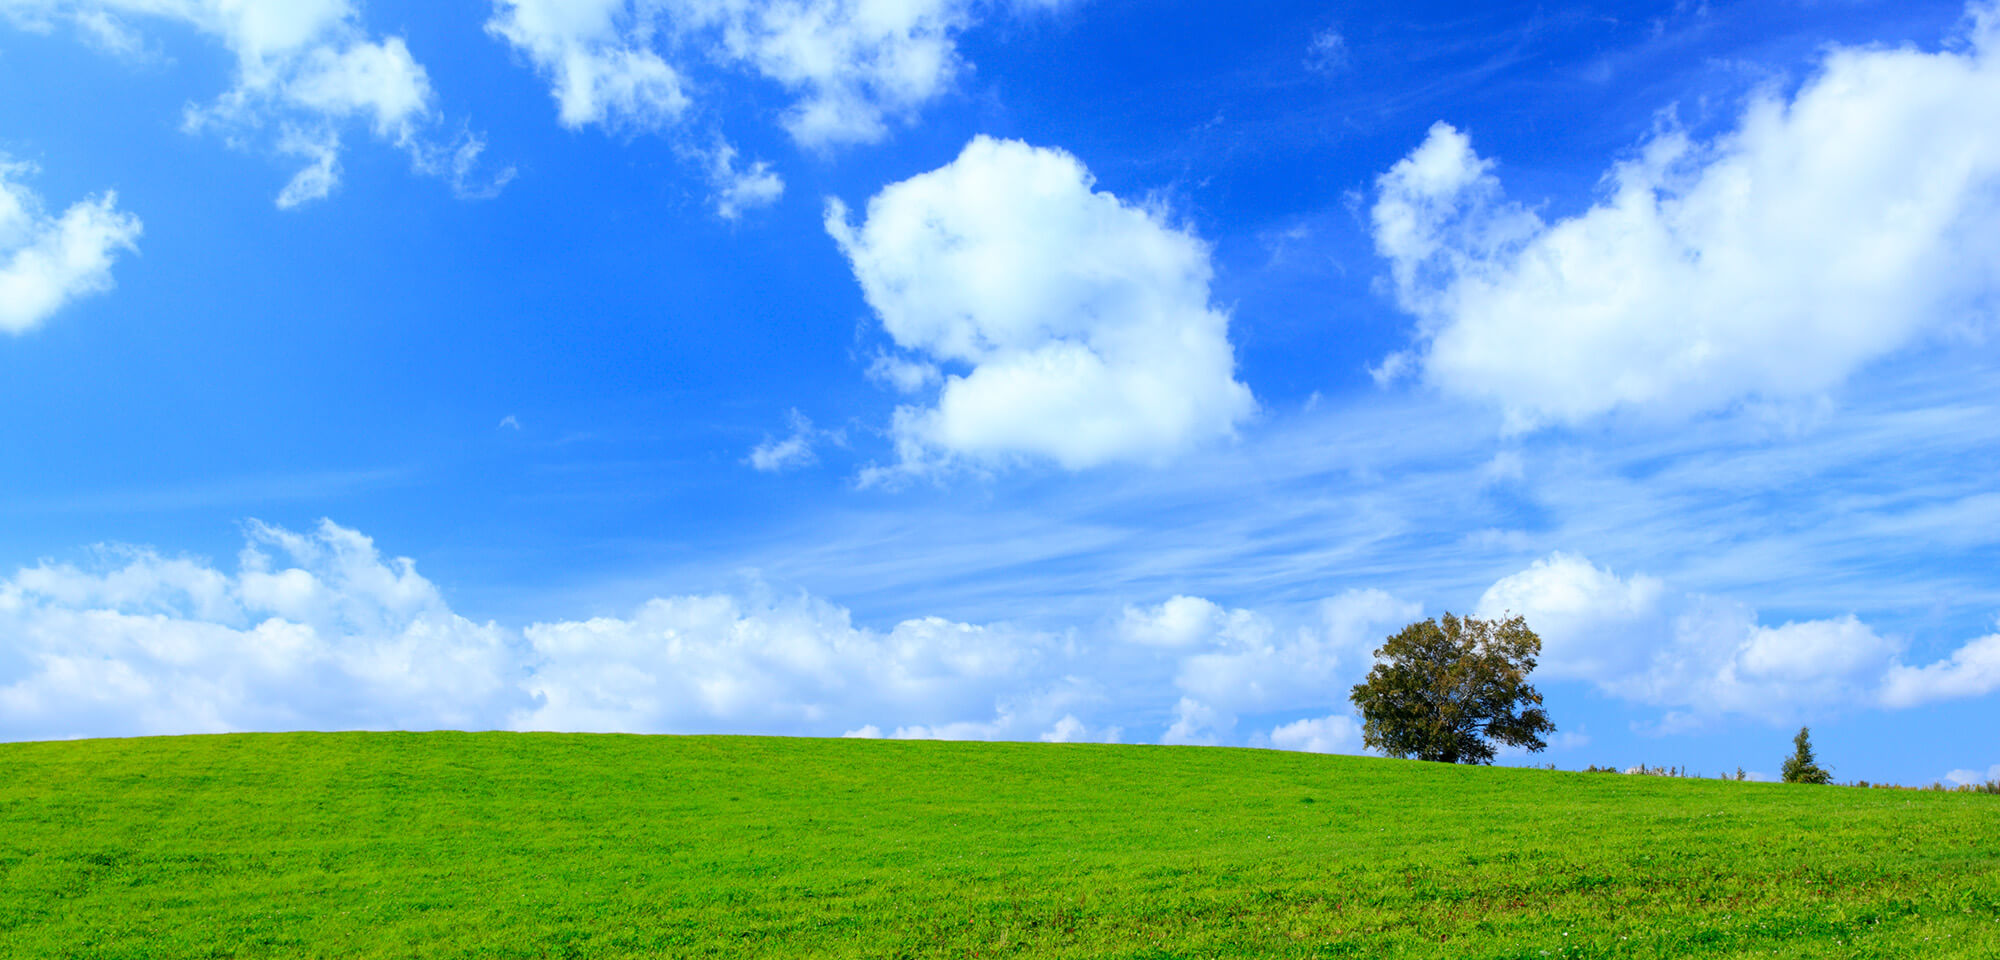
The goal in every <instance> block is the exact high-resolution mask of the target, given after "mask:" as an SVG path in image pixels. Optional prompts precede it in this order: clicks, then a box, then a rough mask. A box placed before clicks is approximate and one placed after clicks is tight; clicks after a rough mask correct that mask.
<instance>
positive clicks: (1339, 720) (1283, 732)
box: [1270, 714, 1361, 753]
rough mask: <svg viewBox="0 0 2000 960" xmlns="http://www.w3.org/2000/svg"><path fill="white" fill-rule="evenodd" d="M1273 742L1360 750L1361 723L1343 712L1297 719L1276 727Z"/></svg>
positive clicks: (1341, 750) (1331, 750)
mask: <svg viewBox="0 0 2000 960" xmlns="http://www.w3.org/2000/svg"><path fill="white" fill-rule="evenodd" d="M1270 740H1271V746H1273V747H1276V748H1278V749H1280V750H1302V751H1304V752H1306V753H1360V752H1361V724H1359V723H1356V722H1355V721H1354V718H1353V717H1351V716H1346V715H1343V714H1334V715H1333V716H1328V717H1320V718H1317V719H1310V720H1296V721H1293V722H1291V723H1287V724H1284V725H1283V726H1280V727H1276V728H1274V729H1273V730H1272V731H1271V733H1270Z"/></svg>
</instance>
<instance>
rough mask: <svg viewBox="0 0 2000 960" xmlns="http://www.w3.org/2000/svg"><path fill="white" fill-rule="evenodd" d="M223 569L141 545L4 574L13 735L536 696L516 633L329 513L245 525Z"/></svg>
mask: <svg viewBox="0 0 2000 960" xmlns="http://www.w3.org/2000/svg"><path fill="white" fill-rule="evenodd" d="M250 541H251V543H250V546H249V547H248V548H247V549H246V550H245V551H244V552H243V555H242V557H241V559H240V562H239V566H238V569H237V571H236V572H234V573H225V572H223V571H221V570H218V569H216V568H215V567H213V566H211V565H208V564H206V563H201V562H197V561H192V560H188V559H182V558H168V557H163V556H161V555H159V554H157V553H154V552H151V551H146V550H123V551H111V552H109V553H108V554H107V555H106V556H105V557H104V558H103V560H104V562H103V563H101V564H100V565H98V566H97V567H95V568H93V569H83V568H78V567H75V566H68V565H53V564H43V565H41V566H37V567H33V568H30V569H25V570H22V571H20V572H18V573H16V574H15V575H14V576H13V577H11V578H9V579H6V580H0V638H4V639H5V642H4V644H0V731H4V732H5V735H6V737H7V738H9V739H31V738H49V737H73V736H118V735H123V736H129V735H135V734H164V733H190V732H211V731H224V730H286V729H302V728H303V729H315V728H329V727H332V728H357V727H358V728H385V727H395V728H420V729H429V728H439V727H477V726H486V725H490V724H491V723H492V722H493V720H494V719H495V718H496V717H503V716H505V715H507V713H508V712H509V711H511V710H516V709H526V708H527V707H528V706H529V704H530V701H529V699H528V697H527V695H526V693H525V691H524V690H523V688H522V686H521V681H522V680H523V675H522V674H521V671H520V665H521V663H522V659H521V656H520V651H519V650H518V649H517V646H518V644H517V643H516V642H514V641H513V640H512V638H510V637H509V635H508V634H507V633H506V632H505V631H503V630H501V629H499V628H498V627H495V626H494V625H492V624H479V623H474V622H472V621H469V620H466V619H465V618H463V617H460V616H457V615H456V614H454V613H452V612H451V610H450V609H449V608H448V607H447V606H446V604H445V602H444V600H443V599H442V597H441V596H440V595H439V593H438V591H437V588H436V587H435V586H433V585H432V584H431V583H430V582H429V581H427V580H425V579H424V578H422V577H420V576H418V575H417V573H416V571H415V569H414V568H413V566H412V565H411V563H410V562H409V561H408V560H395V559H387V558H384V557H383V556H381V554H380V553H379V552H378V551H377V550H376V549H375V546H374V544H373V543H371V542H370V541H369V540H368V538H366V537H364V536H362V535H360V534H358V533H356V532H354V531H352V530H346V529H342V528H340V527H337V526H334V525H332V524H325V525H322V526H321V527H320V528H319V529H318V530H316V531H314V532H312V533H309V534H298V533H292V532H288V531H285V530H280V529H276V528H271V527H265V526H258V525H253V526H252V527H251V529H250Z"/></svg>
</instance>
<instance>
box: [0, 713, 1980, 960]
mask: <svg viewBox="0 0 2000 960" xmlns="http://www.w3.org/2000/svg"><path fill="white" fill-rule="evenodd" d="M0 956H6V957H43V956H64V957H209V956H237V957H264V956H314V957H317V956H326V957H336V956H338V957H544V956H576V957H618V956H648V957H653V956H659V957H692V956H714V957H746V956H748V957H775V956H787V957H792V956H796V957H833V956H840V957H933V956H934V957H1010V956H1021V957H1043V956H1048V957H1071V956H1075V957H1082V956H1090V957H1133V958H1139V957H1211V956H1220V957H1238V956H1241V957H1253V956H1254V957H1371V958H1372V957H1524V958H1533V960H1541V958H1544V957H1705V958H1706V957H1733V956H1745V957H1747V956H1759V957H1773V956H1775V957H1807V956H1811V957H1904V956H1907V957H1925V958H1932V957H1994V956H2000V797H1995V796H1985V795H1972V794H1947V793H1935V792H1917V791H1900V790H1861V789H1853V788H1842V787H1798V786H1783V785H1766V784H1751V783H1725V782H1719V781H1699V780H1673V779H1665V778H1656V777H1637V776H1631V777H1628V776H1619V775H1611V774H1581V773H1556V772H1549V771H1538V770H1509V769H1475V768H1465V767H1448V766H1440V765H1434V764H1422V763H1414V762H1398V761H1386V760H1372V759H1362V758H1352V757H1322V756H1311V755H1302V754H1292V753H1277V752H1269V751H1256V750H1227V749H1199V748H1172V747H1119V746H1083V745H1050V744H982V743H902V742H880V741H840V740H785V739H761V738H741V737H621V736H582V735H538V734H500V733H487V734H457V733H438V734H275V735H244V736H218V737H180V738H161V739H146V740H103V741H81V742H70V743H29V744H0Z"/></svg>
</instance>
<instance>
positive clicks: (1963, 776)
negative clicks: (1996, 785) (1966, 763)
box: [1944, 763, 2000, 787]
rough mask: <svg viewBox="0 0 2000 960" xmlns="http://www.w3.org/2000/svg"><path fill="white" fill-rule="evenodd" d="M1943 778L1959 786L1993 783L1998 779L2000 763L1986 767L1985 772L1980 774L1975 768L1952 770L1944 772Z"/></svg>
mask: <svg viewBox="0 0 2000 960" xmlns="http://www.w3.org/2000/svg"><path fill="white" fill-rule="evenodd" d="M1944 778H1945V779H1946V780H1949V781H1951V782H1952V783H1954V784H1957V785H1958V786H1961V787H1969V786H1972V785H1974V784H1980V783H1993V782H1995V781H2000V763H1996V764H1994V765H1993V766H1990V767H1988V768H1986V773H1984V774H1981V773H1980V772H1979V771H1977V770H1953V771H1952V772H1950V773H1947V774H1945V775H1944Z"/></svg>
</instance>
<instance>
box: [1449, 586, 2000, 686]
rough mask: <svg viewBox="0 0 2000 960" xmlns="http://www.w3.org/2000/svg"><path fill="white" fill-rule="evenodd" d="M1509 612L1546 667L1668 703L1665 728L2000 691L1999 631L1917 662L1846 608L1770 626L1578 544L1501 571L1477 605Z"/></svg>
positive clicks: (1557, 674) (1480, 610) (1481, 611)
mask: <svg viewBox="0 0 2000 960" xmlns="http://www.w3.org/2000/svg"><path fill="white" fill-rule="evenodd" d="M1509 612H1511V613H1516V614H1521V615H1523V616H1525V617H1527V619H1528V622H1529V623H1530V624H1531V625H1533V626H1534V628H1535V631H1536V633H1538V634H1539V635H1540V636H1541V637H1542V641H1543V648H1542V654H1543V655H1542V664H1541V673H1542V674H1543V675H1545V676H1548V677H1550V678H1552V679H1568V680H1581V681H1585V682H1588V683H1591V684H1593V685H1595V686H1597V687H1598V688H1599V689H1601V690H1603V691H1604V692H1606V693H1609V694H1611V695H1613V696H1618V697H1622V698H1624V699H1628V700H1633V701H1637V702H1640V703H1647V704H1653V705H1657V706H1662V707H1667V708H1669V709H1670V710H1671V711H1672V712H1671V713H1670V714H1669V715H1668V716H1667V718H1666V722H1667V725H1668V726H1686V725H1694V724H1699V723H1701V722H1704V721H1707V720H1710V719H1714V718H1716V717H1720V716H1722V715H1725V714H1741V715H1746V716H1751V717H1757V718H1760V719H1765V720H1770V721H1773V722H1787V721H1791V720H1795V719H1797V718H1799V717H1800V716H1802V715H1805V714H1807V713H1808V712H1810V711H1814V710H1822V709H1827V708H1839V707H1843V706H1856V705H1866V704H1874V705H1877V706H1880V707H1884V708H1889V709H1899V708H1904V707H1913V706H1918V705H1921V704H1925V703H1932V702H1936V701H1942V700H1951V699H1960V698H1967V697H1978V696H1984V695H1986V694H1988V693H1991V692H1993V691H1994V690H2000V635H1995V636H1988V637H1982V638H1979V639H1976V640H1973V641H1970V642H1968V643H1966V644H1965V645H1964V646H1961V647H1960V648H1958V650H1956V651H1955V652H1953V653H1952V654H1951V655H1950V656H1949V657H1947V658H1945V659H1943V660H1940V661H1938V662H1936V663H1932V664H1930V665H1927V666H1922V667H1913V666H1910V665H1908V664H1905V663H1904V662H1903V659H1902V658H1903V654H1904V652H1905V649H1906V646H1907V644H1906V643H1905V642H1904V641H1903V640H1901V639H1899V638H1896V637H1890V636H1883V635H1882V634H1879V633H1877V632H1876V631H1875V630H1874V629H1873V628H1871V627H1869V626H1868V625H1867V624H1866V623H1863V622H1861V621H1860V620H1859V619H1857V618H1855V617H1854V616H1853V615H1851V614H1850V615H1847V616H1841V617H1834V618H1830V619H1820V620H1805V621H1793V622H1787V623H1785V624H1782V625H1780V626H1775V627H1772V626H1765V625H1763V624H1761V623H1759V622H1758V618H1757V614H1756V612H1755V611H1754V610H1750V609H1748V608H1746V607H1744V606H1742V605H1741V604H1736V603H1731V602H1728V601H1725V600H1722V599H1719V598H1716V597H1710V596H1704V595H1701V594H1692V593H1684V592H1676V591H1673V590H1670V589H1668V588H1667V586H1666V584H1665V583H1664V582H1663V581H1661V580H1659V579H1657V578H1653V577H1648V576H1644V575H1633V576H1630V577H1620V576H1618V575H1617V574H1615V573H1613V572H1612V571H1610V570H1607V569H1605V568H1602V567H1599V566H1597V565H1596V564H1594V563H1592V562H1590V560H1589V559H1587V558H1585V557H1580V556H1576V555H1573V554H1564V553H1555V554H1551V555H1550V556H1548V557H1546V558H1544V559H1542V560H1538V561H1536V562H1535V563H1534V564H1533V565H1531V566H1530V567H1529V568H1528V569H1526V570H1522V571H1520V572H1518V573H1515V574H1512V575H1509V576H1507V577H1504V578H1502V579H1501V580H1499V581H1498V582H1496V583H1495V584H1493V586H1492V587H1491V588H1489V589H1488V590H1487V591H1486V593H1485V594H1484V595H1483V596H1482V597H1481V598H1480V600H1479V604H1478V607H1477V615H1479V616H1483V617H1493V616H1501V615H1504V614H1506V613H1509Z"/></svg>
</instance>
